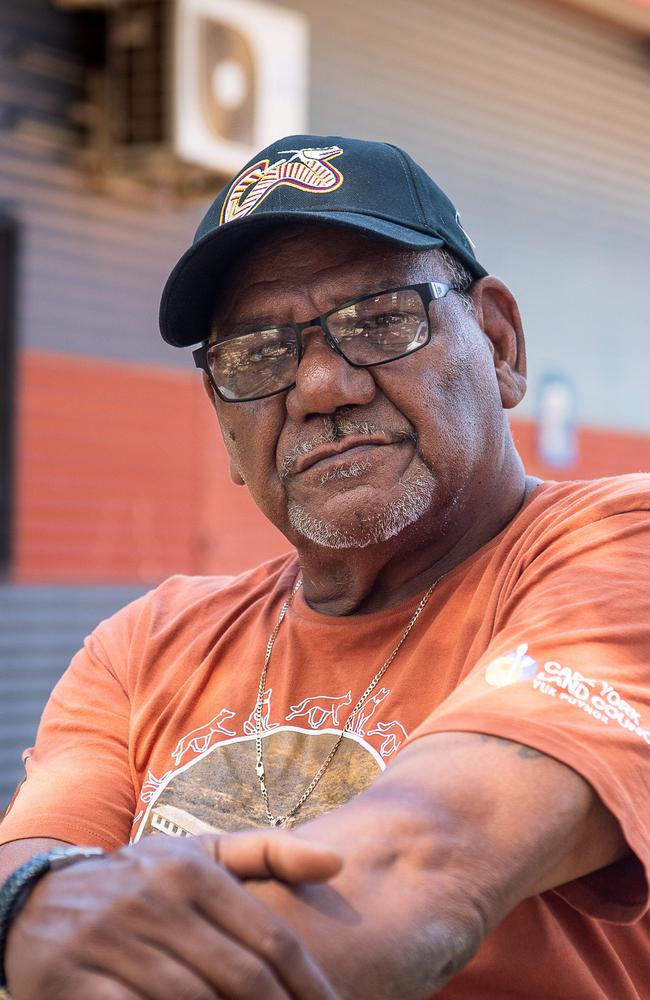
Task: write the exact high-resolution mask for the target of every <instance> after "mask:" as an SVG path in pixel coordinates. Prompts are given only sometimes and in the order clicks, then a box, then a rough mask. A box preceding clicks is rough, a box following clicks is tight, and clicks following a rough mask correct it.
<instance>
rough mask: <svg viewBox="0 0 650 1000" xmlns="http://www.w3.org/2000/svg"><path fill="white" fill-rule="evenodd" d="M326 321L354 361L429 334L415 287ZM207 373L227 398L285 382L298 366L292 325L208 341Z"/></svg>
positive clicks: (375, 357)
mask: <svg viewBox="0 0 650 1000" xmlns="http://www.w3.org/2000/svg"><path fill="white" fill-rule="evenodd" d="M325 326H326V329H327V332H328V333H329V335H330V337H331V338H332V340H333V341H334V342H335V343H336V345H337V347H338V349H339V350H340V352H341V354H342V355H343V356H344V357H345V358H346V359H347V360H348V361H350V362H352V364H354V365H360V366H364V365H376V364H381V363H382V362H385V361H393V360H396V359H397V358H401V357H404V355H406V354H410V353H411V352H412V351H415V350H417V349H418V348H419V347H422V346H423V345H424V344H425V343H426V342H427V338H428V335H429V324H428V318H427V313H426V309H425V306H424V302H423V301H422V298H421V296H420V294H419V293H418V292H417V291H416V290H415V289H402V290H399V291H395V292H384V293H382V294H381V295H374V296H371V297H369V298H366V299H362V300H361V301H359V302H355V303H353V304H351V305H347V306H343V307H342V308H341V309H337V310H336V311H335V312H333V313H330V314H329V315H328V316H327V318H326V320H325ZM208 365H209V368H210V373H211V375H212V378H213V379H214V381H215V383H216V385H217V387H218V388H219V391H220V392H221V393H222V395H223V396H224V397H225V398H226V399H232V400H245V399H251V398H254V397H259V396H266V395H272V394H273V393H275V392H280V391H281V390H282V389H286V388H288V387H289V386H290V385H292V384H293V383H294V382H295V380H296V374H297V371H298V342H297V333H296V330H295V329H294V328H293V327H291V326H272V327H268V328H264V329H259V330H252V331H250V332H247V333H245V334H243V335H241V336H237V337H231V338H229V339H225V340H222V341H219V342H218V343H216V344H213V345H212V346H211V347H210V348H209V350H208Z"/></svg>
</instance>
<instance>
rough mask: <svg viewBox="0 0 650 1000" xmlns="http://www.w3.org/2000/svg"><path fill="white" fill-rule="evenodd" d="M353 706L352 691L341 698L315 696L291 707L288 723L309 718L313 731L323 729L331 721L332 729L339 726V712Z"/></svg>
mask: <svg viewBox="0 0 650 1000" xmlns="http://www.w3.org/2000/svg"><path fill="white" fill-rule="evenodd" d="M351 704H352V691H348V693H347V694H343V695H341V696H340V697H338V698H336V697H332V696H330V695H315V696H314V697H313V698H303V700H302V701H301V702H299V703H298V704H297V705H291V707H290V709H289V715H287V722H290V721H291V720H292V719H300V718H305V717H306V718H307V721H308V723H309V725H310V726H311V728H312V729H322V728H323V726H324V725H325V723H326V722H327V721H328V719H329V720H330V725H331V726H332V728H334V729H336V728H337V727H338V725H339V712H340V711H341V709H342V708H345V707H346V705H351Z"/></svg>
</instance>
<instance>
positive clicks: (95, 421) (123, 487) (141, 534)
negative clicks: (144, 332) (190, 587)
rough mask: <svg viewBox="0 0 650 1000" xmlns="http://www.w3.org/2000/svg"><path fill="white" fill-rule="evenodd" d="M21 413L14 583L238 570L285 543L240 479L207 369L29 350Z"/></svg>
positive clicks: (20, 388) (150, 577) (23, 365)
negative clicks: (231, 475)
mask: <svg viewBox="0 0 650 1000" xmlns="http://www.w3.org/2000/svg"><path fill="white" fill-rule="evenodd" d="M17 422H18V427H17V432H18V437H17V447H16V452H17V468H16V497H15V508H16V515H15V532H14V560H13V564H14V570H13V574H12V577H13V579H15V580H16V581H23V582H24V581H69V582H72V581H89V582H90V581H93V582H98V583H99V582H128V581H145V582H149V581H156V580H159V579H161V578H163V577H165V576H168V575H169V574H170V573H177V572H182V573H205V572H218V573H234V572H238V571H239V570H241V569H243V568H244V567H245V566H247V565H251V564H253V563H255V562H259V561H261V560H262V559H265V558H270V557H271V556H273V555H276V554H277V553H279V552H283V551H286V549H287V543H286V542H285V541H284V539H283V538H282V537H281V536H280V535H279V534H278V533H277V532H276V531H275V529H273V528H271V526H270V525H268V524H267V522H266V521H265V520H264V519H263V518H262V517H261V515H260V514H259V512H258V511H257V508H256V507H255V506H254V504H253V503H252V501H251V500H250V499H249V497H248V494H247V493H246V491H245V490H244V489H241V488H237V487H235V486H233V485H232V484H231V483H230V481H229V479H228V473H227V466H226V461H225V455H224V451H223V446H222V445H221V442H220V439H219V436H218V431H217V428H216V421H215V419H214V417H213V416H212V415H211V411H210V408H209V405H208V402H207V400H206V399H205V397H204V395H203V393H202V389H201V382H200V378H199V376H198V373H196V375H195V374H194V373H193V372H188V373H187V374H186V373H184V372H175V371H172V370H168V369H162V368H160V369H152V368H143V367H137V366H134V365H126V364H116V363H111V362H106V361H100V360H98V359H95V358H80V357H71V356H65V355H56V354H46V353H41V352H29V353H27V352H25V353H24V354H23V355H22V357H21V361H20V369H19V386H18V414H17ZM217 497H218V498H219V500H218V502H217V500H216V498H217Z"/></svg>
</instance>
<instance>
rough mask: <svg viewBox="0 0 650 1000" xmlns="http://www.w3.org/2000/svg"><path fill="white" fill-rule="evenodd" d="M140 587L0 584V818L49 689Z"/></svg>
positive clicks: (20, 777)
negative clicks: (102, 624) (99, 627)
mask: <svg viewBox="0 0 650 1000" xmlns="http://www.w3.org/2000/svg"><path fill="white" fill-rule="evenodd" d="M142 592H143V588H142V587H139V588H137V587H67V586H56V587H52V586H19V585H10V584H5V585H0V815H1V814H2V811H3V810H4V808H6V806H7V804H8V802H9V799H10V797H11V795H12V793H13V791H14V789H15V787H16V785H17V783H18V782H19V781H21V780H22V777H23V773H24V772H23V767H22V763H21V754H22V751H23V750H24V749H25V748H26V747H29V746H31V745H32V744H33V742H34V737H35V735H36V729H37V727H38V721H39V718H40V715H41V712H42V709H43V706H44V705H45V702H46V701H47V698H48V696H49V693H50V691H51V690H52V687H53V686H54V684H55V683H56V681H57V680H58V678H59V677H60V676H61V674H62V673H63V671H64V670H65V668H66V667H67V665H68V663H69V662H70V659H71V657H72V656H73V654H74V653H75V652H76V651H77V650H78V649H79V647H80V646H81V644H82V642H83V639H84V636H86V635H87V634H88V633H89V632H90V631H92V629H93V628H94V627H95V626H96V625H97V623H98V622H99V621H101V620H102V619H103V618H106V617H108V616H109V615H111V614H113V613H114V612H115V611H116V610H117V609H118V608H120V607H122V606H123V605H124V604H127V603H128V602H129V601H131V600H134V599H135V598H136V597H138V596H139V595H140V594H141V593H142Z"/></svg>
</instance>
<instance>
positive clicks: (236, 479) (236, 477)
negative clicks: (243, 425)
mask: <svg viewBox="0 0 650 1000" xmlns="http://www.w3.org/2000/svg"><path fill="white" fill-rule="evenodd" d="M203 389H204V391H205V394H206V396H207V397H208V399H209V400H210V405H211V406H212V409H213V410H214V411H215V412H216V414H217V420H218V421H219V429H220V431H221V437H222V438H223V443H224V444H225V446H226V451H227V452H228V462H229V468H230V478H231V480H232V482H233V483H234V484H235V486H245V485H246V481H245V479H244V477H243V476H242V474H241V472H240V471H239V468H238V466H237V462H236V459H235V456H234V453H233V452H234V449H233V447H232V441H231V440H230V441H229V439H228V432H227V430H225V428H224V426H223V424H222V423H221V420H220V419H219V411H218V410H217V401H216V399H215V393H214V389H213V388H212V386H211V384H210V379H209V378H208V376H207V375H206V373H205V372H203Z"/></svg>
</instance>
